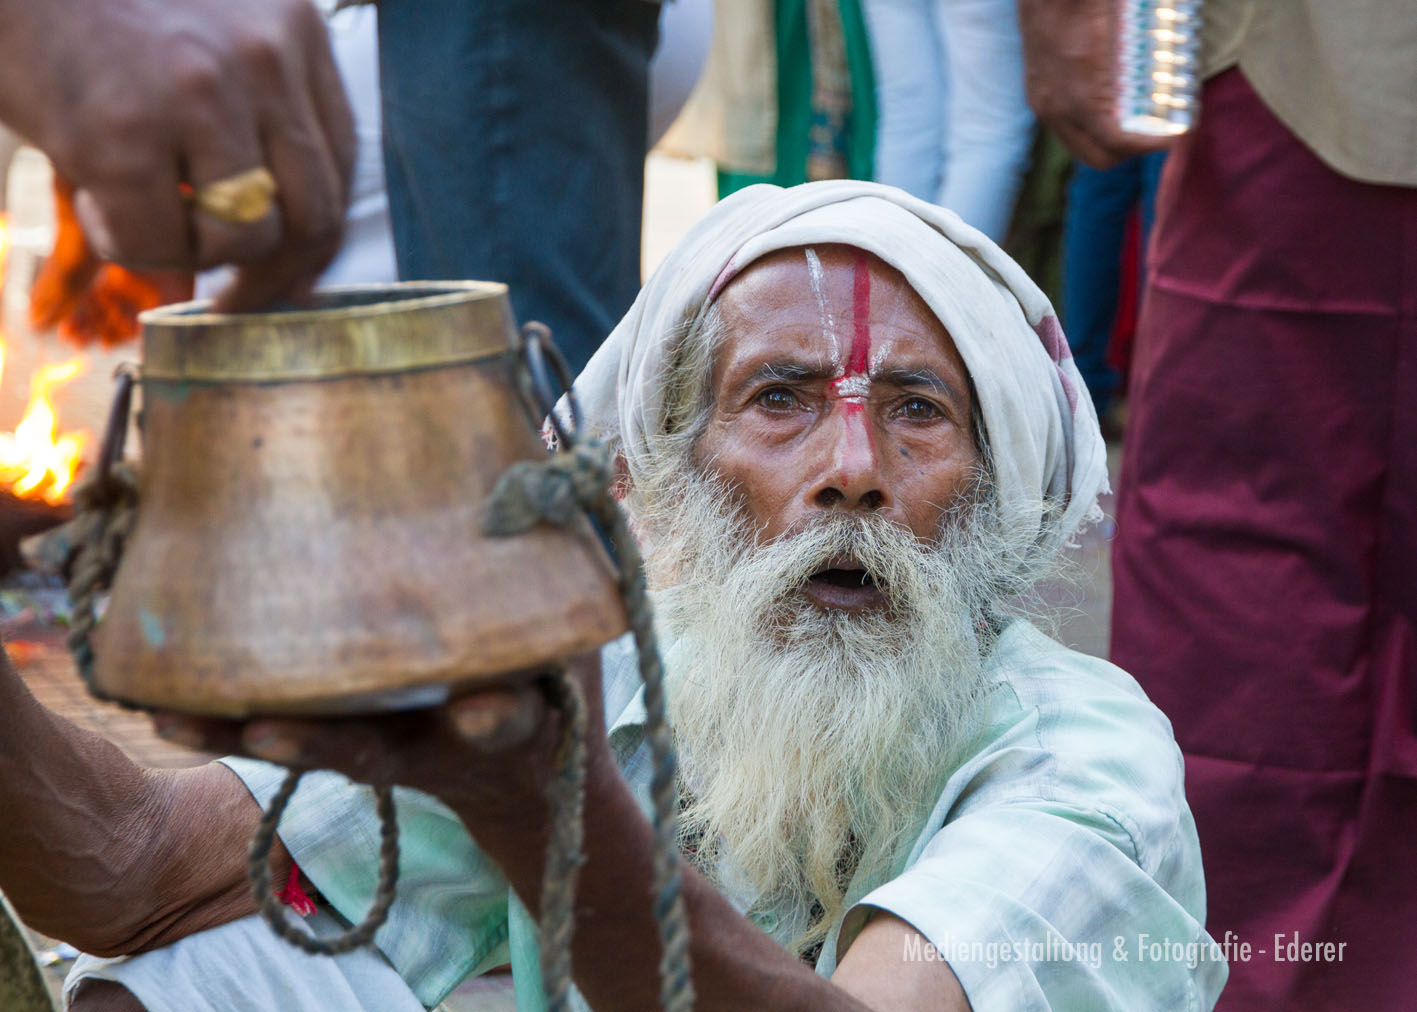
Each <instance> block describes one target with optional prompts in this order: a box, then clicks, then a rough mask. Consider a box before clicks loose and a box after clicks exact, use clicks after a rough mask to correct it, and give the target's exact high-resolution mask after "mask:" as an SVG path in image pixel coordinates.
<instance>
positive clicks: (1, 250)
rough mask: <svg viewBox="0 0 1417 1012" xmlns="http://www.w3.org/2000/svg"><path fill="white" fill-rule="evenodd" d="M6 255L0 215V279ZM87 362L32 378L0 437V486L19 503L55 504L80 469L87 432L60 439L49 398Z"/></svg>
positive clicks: (0, 355)
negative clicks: (24, 400) (14, 421)
mask: <svg viewBox="0 0 1417 1012" xmlns="http://www.w3.org/2000/svg"><path fill="white" fill-rule="evenodd" d="M8 252H9V225H8V222H7V221H6V220H5V218H4V216H3V215H0V279H3V278H4V272H5V266H6V254H7V253H8ZM3 290H4V286H3V283H0V292H3ZM4 363H5V342H4V332H3V330H0V376H3V374H4ZM87 365H88V363H87V362H86V361H85V360H84V359H82V358H75V359H71V360H69V361H68V362H65V363H63V364H62V365H50V366H44V367H42V368H41V369H39V370H38V371H37V372H36V373H35V374H34V375H33V376H32V377H31V378H30V399H29V404H28V405H27V406H26V407H25V413H24V417H23V418H21V419H20V424H19V425H17V426H16V427H15V431H14V432H0V485H3V486H8V487H9V489H10V491H11V492H12V493H13V494H15V495H17V496H19V497H20V498H22V499H43V500H44V501H45V502H48V503H51V504H57V503H60V502H63V501H64V498H65V490H66V489H67V488H68V487H69V485H70V483H71V482H73V480H74V475H75V474H76V473H77V472H78V470H79V461H80V455H81V454H82V453H83V449H84V444H85V442H86V441H87V439H88V433H86V432H76V433H65V434H63V435H60V434H59V432H58V426H57V424H56V423H55V417H54V403H53V401H52V400H51V394H52V393H53V391H54V389H55V388H56V387H59V386H62V385H63V384H65V383H67V382H69V381H70V380H72V379H73V378H74V377H75V376H77V375H78V374H79V373H81V372H82V371H83V370H84V369H85V368H86V367H87Z"/></svg>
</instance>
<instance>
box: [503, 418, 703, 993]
mask: <svg viewBox="0 0 1417 1012" xmlns="http://www.w3.org/2000/svg"><path fill="white" fill-rule="evenodd" d="M560 441H561V445H562V449H563V452H561V453H557V454H555V455H553V456H551V457H549V458H548V459H546V460H543V461H521V462H518V463H516V464H513V465H512V466H511V467H509V468H508V469H507V470H506V472H505V473H504V474H503V475H502V477H501V478H500V479H499V480H498V482H497V485H496V487H494V488H493V490H492V494H491V495H490V496H489V497H488V500H487V503H486V506H485V513H484V517H483V531H484V532H485V533H487V534H488V535H491V536H507V535H512V534H519V533H522V532H523V531H526V530H529V529H530V528H531V527H533V526H535V525H536V524H537V523H541V522H543V521H544V522H549V523H554V524H567V523H570V522H572V521H573V520H574V519H575V518H576V517H577V516H578V515H579V513H580V512H581V511H582V510H584V511H585V512H587V513H589V514H590V515H591V517H593V518H594V519H595V521H596V523H598V524H599V525H600V527H601V529H602V530H603V531H604V532H605V533H606V534H607V535H608V536H609V538H610V541H611V544H612V545H613V546H614V549H615V555H616V558H617V560H618V562H619V585H620V594H621V597H622V598H623V599H624V602H625V611H626V613H627V615H628V617H629V620H630V629H631V632H633V634H634V637H635V647H636V651H637V653H638V656H639V665H640V675H641V677H642V678H643V680H644V686H645V724H646V737H647V739H648V741H649V748H650V759H651V763H652V767H653V776H652V778H651V781H650V797H651V801H652V806H653V821H654V891H655V896H656V900H655V906H654V915H655V920H656V921H657V923H658V925H659V938H660V946H661V952H660V959H659V975H660V1005H661V1007H662V1008H664V1009H666V1010H670V1012H687V1010H688V1009H690V1008H692V1007H693V1002H694V990H693V982H692V980H691V979H690V976H689V929H688V917H687V913H686V911H685V909H684V897H683V892H682V881H681V877H680V872H679V845H678V834H677V830H676V829H675V817H676V816H677V814H678V803H679V801H678V790H677V774H676V769H675V759H674V749H673V741H672V738H671V735H670V731H669V721H668V719H667V717H666V713H665V702H664V669H663V667H662V665H661V664H660V659H659V648H658V646H657V644H656V641H655V635H654V618H653V613H652V612H651V610H650V603H649V595H648V593H647V591H646V587H645V575H644V565H643V562H642V560H641V558H640V550H639V546H638V545H637V544H636V543H635V539H634V537H633V536H632V535H631V533H630V528H629V525H628V524H627V523H626V521H625V516H624V514H623V513H622V512H621V511H620V507H619V505H618V504H617V503H616V502H615V500H614V498H613V496H612V495H611V492H610V488H611V482H612V480H613V478H614V464H613V456H612V455H611V452H610V451H609V450H608V449H607V448H606V447H605V446H603V445H601V444H600V443H598V442H596V441H595V440H589V439H587V440H580V439H574V438H573V439H570V440H568V439H567V438H566V434H565V433H564V432H563V433H561V440H560ZM567 442H569V443H570V445H569V446H568V445H566V444H567ZM577 807H578V806H577ZM561 815H562V813H561V811H560V810H559V809H558V817H560V816H561ZM576 835H577V842H578V840H579V830H578V831H577V834H576ZM568 838H569V835H568V837H567V839H568ZM558 840H560V837H559V834H553V843H554V842H557V841H558ZM553 862H554V863H556V864H557V865H561V866H564V867H566V868H567V869H569V872H568V879H571V878H573V876H574V868H575V866H576V865H578V864H579V863H580V859H579V855H574V856H572V855H569V854H557V853H555V851H554V848H553V852H552V853H551V854H550V855H548V858H547V883H546V885H544V886H543V903H542V920H543V924H556V922H555V921H553V920H552V919H551V914H552V912H553V910H554V911H555V912H556V915H557V916H565V918H566V926H565V927H564V928H562V927H561V926H560V925H557V926H556V928H555V929H554V930H555V932H556V938H557V939H558V941H559V940H564V942H565V943H567V944H566V947H565V948H564V950H563V951H562V952H561V953H558V954H557V957H556V965H557V966H558V967H559V966H560V965H561V962H562V960H563V958H564V960H565V961H566V963H565V965H566V968H567V969H569V938H570V930H571V927H570V921H571V919H572V916H573V910H572V908H571V900H572V894H573V893H574V881H570V880H568V881H564V882H557V883H554V886H555V889H556V892H554V893H551V892H548V891H547V887H548V886H551V885H553V883H551V881H550V879H551V875H550V872H551V869H552V866H553ZM562 889H564V893H562V892H561V891H560V890H562ZM553 895H554V898H555V900H556V906H555V907H554V908H553V907H552V906H551V905H550V904H549V903H548V902H547V897H548V896H553ZM562 910H564V913H562ZM543 937H544V938H545V937H546V933H545V930H544V929H543ZM545 958H546V956H545V947H543V959H545ZM550 965H551V963H550V961H548V962H547V963H545V964H543V980H544V982H545V983H546V985H547V993H548V996H549V995H550V994H551V990H552V988H553V987H556V988H557V989H560V988H561V987H563V985H562V983H561V982H559V981H553V980H552V978H551V976H550V973H549V971H548V967H549V966H550ZM558 972H560V971H559V970H558ZM560 1007H564V1006H558V1005H554V1004H553V1005H552V1008H560Z"/></svg>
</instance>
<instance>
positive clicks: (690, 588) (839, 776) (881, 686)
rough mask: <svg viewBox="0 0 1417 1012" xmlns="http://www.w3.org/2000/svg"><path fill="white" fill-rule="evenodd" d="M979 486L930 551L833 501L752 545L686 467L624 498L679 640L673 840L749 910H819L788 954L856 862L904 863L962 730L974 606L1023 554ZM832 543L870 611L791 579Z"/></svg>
mask: <svg viewBox="0 0 1417 1012" xmlns="http://www.w3.org/2000/svg"><path fill="white" fill-rule="evenodd" d="M975 492H976V494H975V495H974V496H972V497H970V500H969V503H968V504H967V505H966V504H961V509H960V511H959V515H954V516H950V517H948V518H947V519H946V521H945V522H943V523H942V525H941V533H940V536H939V540H938V543H937V544H933V545H922V544H921V543H919V542H918V541H917V540H916V539H915V538H914V536H913V535H912V534H910V532H908V531H905V530H903V529H901V528H899V527H897V526H895V525H894V524H892V523H890V522H888V521H885V520H883V519H882V518H880V517H876V516H871V515H860V514H857V515H852V516H848V515H846V514H845V513H841V514H836V515H832V516H826V515H824V516H823V518H822V522H821V523H819V524H815V525H814V526H812V527H809V528H807V529H805V530H801V531H795V532H792V533H791V534H790V535H788V536H785V537H782V538H779V539H778V540H776V541H775V542H773V543H771V544H765V545H760V544H757V543H756V538H755V537H754V532H753V531H752V529H751V527H748V526H747V525H746V524H745V521H744V518H743V517H742V516H741V515H740V514H739V513H738V512H737V511H735V509H734V507H733V505H732V502H731V498H730V497H729V496H728V495H727V494H726V493H725V492H724V491H723V489H722V488H721V487H719V486H718V485H716V484H714V483H712V482H711V481H709V480H708V479H705V478H702V477H695V476H691V475H687V474H685V473H684V472H683V471H682V470H680V471H678V472H677V474H675V475H673V476H672V477H666V478H665V479H664V481H663V483H662V484H660V486H659V487H658V488H655V489H645V488H641V489H640V490H639V492H637V493H634V494H632V495H631V502H630V505H631V509H632V512H633V513H634V515H635V518H636V521H637V524H638V526H639V528H640V530H641V533H642V534H644V535H646V537H645V538H644V540H645V541H646V543H647V547H648V549H649V552H648V555H649V558H648V563H649V571H650V578H651V585H652V586H654V587H656V589H655V591H654V605H655V610H656V616H657V619H656V621H657V624H658V627H659V630H660V634H661V636H662V638H663V641H664V642H665V643H666V644H673V647H672V649H671V650H670V651H669V653H668V656H669V658H670V663H669V670H668V674H667V678H668V697H669V712H670V721H671V723H672V725H673V727H674V730H675V735H676V740H677V742H678V747H679V755H680V762H681V765H682V781H681V782H682V784H683V785H684V788H685V800H686V807H685V809H684V812H683V819H682V823H683V837H684V839H685V840H686V842H691V843H692V844H694V845H695V846H696V847H697V852H696V860H697V862H698V864H699V866H700V867H701V869H702V870H703V871H705V872H706V873H707V874H709V875H710V876H711V877H713V878H715V879H716V880H717V881H718V882H719V884H720V885H721V886H723V885H724V884H725V878H730V879H732V880H733V881H735V882H737V883H741V884H744V885H747V886H748V887H749V890H750V892H751V893H754V894H756V895H757V897H758V899H757V900H756V902H755V903H754V907H755V908H756V909H777V910H784V909H786V910H795V911H797V912H798V914H799V915H805V913H806V912H807V911H808V910H812V909H813V906H814V902H815V904H817V905H819V906H820V913H819V915H818V916H816V917H815V919H814V920H813V921H812V923H811V925H810V926H809V928H808V930H807V931H806V932H804V933H803V934H801V935H800V936H799V937H797V938H795V939H791V940H788V939H784V941H789V942H790V944H792V945H794V946H795V947H796V948H797V949H798V950H799V951H805V950H807V949H810V948H811V947H812V946H813V945H814V944H815V943H816V942H818V941H819V940H820V939H821V938H822V937H823V936H824V935H825V934H826V932H827V931H828V930H829V928H830V927H831V925H832V923H833V922H834V921H835V919H836V918H837V917H838V916H839V915H840V914H841V913H842V912H843V899H844V894H845V889H846V886H847V884H848V881H849V878H850V876H851V875H852V874H853V873H865V874H869V875H872V876H873V877H884V876H885V875H888V874H889V873H890V871H891V869H892V868H893V867H894V866H895V865H897V864H898V862H899V861H901V860H903V858H904V856H905V854H904V850H905V848H908V847H909V846H910V844H911V843H912V842H913V839H914V836H915V833H916V832H918V828H919V825H920V824H921V822H922V820H923V818H924V817H925V815H927V814H928V812H929V810H930V808H931V807H932V806H933V804H934V802H935V800H936V798H937V797H938V795H939V790H940V787H941V786H942V784H943V781H944V778H945V776H947V774H948V773H949V771H950V770H951V768H952V767H953V765H954V764H955V763H956V762H957V761H958V756H957V753H958V751H959V749H960V748H961V747H962V746H963V745H964V744H965V742H966V741H967V739H968V737H969V735H970V732H971V730H972V729H973V725H974V718H975V716H976V712H977V710H978V706H977V704H978V701H979V699H980V698H981V696H982V695H983V692H984V690H985V688H986V686H987V681H988V678H987V673H986V666H985V661H984V655H985V653H987V651H988V649H989V646H990V645H991V642H992V634H991V633H990V632H989V631H988V629H987V627H986V626H984V625H983V624H982V622H981V617H982V616H983V615H985V614H986V612H987V610H988V609H987V605H989V604H991V603H993V601H994V600H995V599H996V598H997V596H998V592H999V590H1000V588H1004V587H1006V586H1008V585H1009V579H1008V577H1009V573H1008V572H1006V570H1010V571H1011V570H1012V569H1013V568H1014V567H1015V566H1016V561H1017V556H1016V555H1014V554H1013V553H1012V552H1011V551H1010V550H1009V546H1007V545H1005V544H1004V543H1003V542H1004V540H1005V539H1003V538H1002V537H1001V536H1000V535H999V534H998V533H997V527H998V525H997V524H995V523H992V522H991V521H992V519H993V516H994V513H993V510H992V509H991V508H990V507H991V503H992V499H991V498H990V497H989V495H988V494H987V488H985V487H984V486H983V483H981V484H980V486H979V487H977V488H976V490H975ZM844 553H846V554H850V555H851V556H853V557H854V558H855V559H856V560H857V561H858V562H859V563H861V564H862V565H863V566H864V567H865V568H866V570H867V571H868V572H869V573H871V574H872V576H873V577H874V579H875V582H876V585H877V586H878V587H879V588H880V589H881V590H882V591H883V593H884V595H885V598H886V601H885V605H884V607H881V608H877V609H875V610H872V611H868V612H864V613H854V614H852V613H846V612H841V611H828V610H825V609H822V608H820V607H818V606H816V605H815V604H813V603H812V602H811V601H809V600H808V599H807V598H806V597H805V596H804V595H803V594H802V593H801V590H800V588H801V587H802V585H803V584H804V583H805V582H806V580H807V578H808V577H809V576H810V575H811V574H812V573H814V572H816V571H818V570H820V569H821V568H822V567H823V565H824V564H825V563H826V561H827V560H828V559H831V558H833V557H835V556H838V555H841V554H844ZM912 831H913V832H912Z"/></svg>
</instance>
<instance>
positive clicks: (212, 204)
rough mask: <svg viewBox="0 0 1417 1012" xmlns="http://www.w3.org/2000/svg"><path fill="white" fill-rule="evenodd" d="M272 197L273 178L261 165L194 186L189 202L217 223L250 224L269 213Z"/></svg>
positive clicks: (272, 201) (273, 190)
mask: <svg viewBox="0 0 1417 1012" xmlns="http://www.w3.org/2000/svg"><path fill="white" fill-rule="evenodd" d="M275 196H276V177H275V176H273V175H271V173H270V170H269V169H267V168H265V167H264V166H261V167H258V168H254V169H247V170H246V171H245V172H238V173H236V174H235V175H234V176H227V177H226V178H225V179H218V180H216V181H214V182H211V183H207V184H206V185H205V186H199V187H197V188H196V190H194V191H193V193H192V203H193V204H194V205H195V206H196V207H197V208H198V209H199V210H201V211H205V212H206V213H207V214H209V215H211V216H212V217H213V218H216V219H217V220H219V221H224V222H227V223H229V224H232V225H251V224H254V223H255V222H258V221H260V220H261V219H262V218H264V217H265V216H266V215H268V214H270V213H271V205H272V204H274V203H275Z"/></svg>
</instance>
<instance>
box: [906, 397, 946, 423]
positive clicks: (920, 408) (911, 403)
mask: <svg viewBox="0 0 1417 1012" xmlns="http://www.w3.org/2000/svg"><path fill="white" fill-rule="evenodd" d="M900 413H901V415H903V416H904V417H906V418H908V419H910V420H911V421H912V422H927V421H930V420H931V419H934V418H939V417H940V409H939V408H938V407H937V406H936V405H935V404H934V402H933V401H927V400H926V399H925V398H924V397H910V398H908V399H907V400H906V401H905V402H904V403H903V404H901V406H900Z"/></svg>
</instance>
